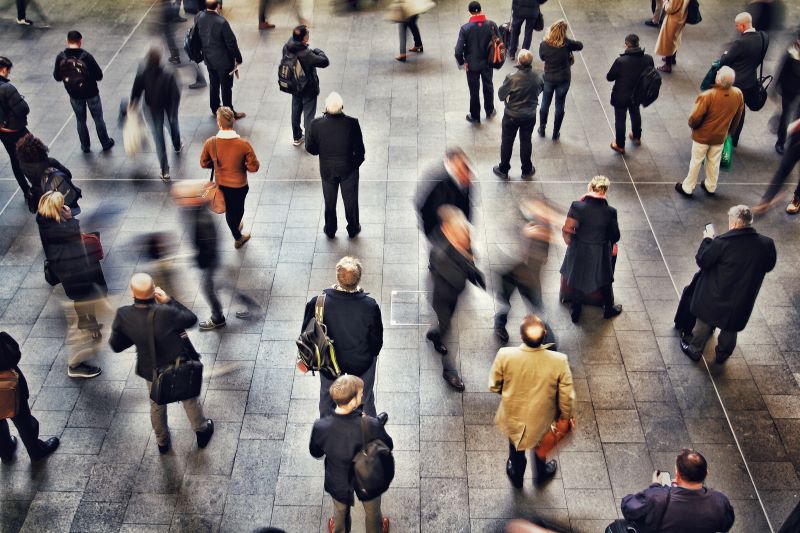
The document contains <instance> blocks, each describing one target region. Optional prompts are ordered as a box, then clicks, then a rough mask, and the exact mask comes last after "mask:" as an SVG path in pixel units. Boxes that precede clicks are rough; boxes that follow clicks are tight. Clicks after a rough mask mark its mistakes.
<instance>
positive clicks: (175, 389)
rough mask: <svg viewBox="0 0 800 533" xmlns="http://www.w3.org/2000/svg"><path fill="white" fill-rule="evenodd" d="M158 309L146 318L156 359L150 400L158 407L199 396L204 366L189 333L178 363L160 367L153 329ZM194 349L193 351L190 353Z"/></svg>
mask: <svg viewBox="0 0 800 533" xmlns="http://www.w3.org/2000/svg"><path fill="white" fill-rule="evenodd" d="M155 314H156V310H155V306H154V307H152V308H151V309H150V312H149V313H148V315H147V333H148V337H149V338H148V341H149V343H150V346H149V348H150V353H151V355H152V357H153V384H152V386H151V387H150V399H151V400H153V401H154V402H155V403H157V404H158V405H166V404H168V403H174V402H180V401H183V400H188V399H190V398H196V397H198V396H199V395H200V387H201V386H202V384H203V363H201V362H200V361H199V360H198V359H199V355H198V354H197V351H196V350H195V349H194V346H192V343H191V341H189V337H188V336H187V335H186V332H183V334H182V335H181V338H182V340H183V350H182V352H181V353H180V354H178V355H177V356H176V357H175V363H174V364H171V365H167V366H162V367H158V366H157V361H158V359H157V358H156V337H155V330H154V326H153V323H154V320H155ZM188 350H191V351H188Z"/></svg>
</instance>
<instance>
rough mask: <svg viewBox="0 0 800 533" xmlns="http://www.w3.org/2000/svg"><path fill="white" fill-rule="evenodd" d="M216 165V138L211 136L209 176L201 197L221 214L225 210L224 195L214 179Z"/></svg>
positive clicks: (217, 160)
mask: <svg viewBox="0 0 800 533" xmlns="http://www.w3.org/2000/svg"><path fill="white" fill-rule="evenodd" d="M218 165H219V159H217V138H216V137H213V138H212V139H211V177H210V178H209V179H208V185H206V188H205V191H204V192H203V198H205V199H206V200H208V208H209V209H211V210H212V211H213V212H215V213H217V214H220V215H221V214H222V213H224V212H225V197H224V196H223V195H222V191H220V190H219V185H217V182H216V181H214V170H215V169H216V167H217V166H218Z"/></svg>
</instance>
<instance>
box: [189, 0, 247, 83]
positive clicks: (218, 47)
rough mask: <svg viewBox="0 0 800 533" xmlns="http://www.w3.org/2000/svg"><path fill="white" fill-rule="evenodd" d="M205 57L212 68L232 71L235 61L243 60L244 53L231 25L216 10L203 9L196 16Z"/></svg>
mask: <svg viewBox="0 0 800 533" xmlns="http://www.w3.org/2000/svg"><path fill="white" fill-rule="evenodd" d="M195 24H196V25H197V31H198V35H199V36H200V42H201V43H202V45H203V58H204V61H205V63H206V66H207V67H208V68H210V69H212V70H218V71H225V72H230V71H231V70H233V66H234V62H236V63H241V62H242V53H241V52H240V51H239V45H238V43H237V42H236V36H235V35H234V34H233V30H232V29H231V25H230V24H228V21H227V20H225V18H224V17H223V16H222V15H220V14H219V13H217V12H216V11H207V10H206V11H203V12H202V13H200V14H199V15H197V18H195Z"/></svg>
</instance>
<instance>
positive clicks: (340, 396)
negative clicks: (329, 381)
mask: <svg viewBox="0 0 800 533" xmlns="http://www.w3.org/2000/svg"><path fill="white" fill-rule="evenodd" d="M363 389H364V380H362V379H361V378H360V377H358V376H351V375H350V374H345V375H343V376H339V377H338V378H336V381H334V382H333V385H331V387H330V389H328V392H329V393H330V395H331V400H333V403H335V404H336V405H337V406H338V407H344V406H345V405H347V404H348V403H350V402H351V401H353V398H355V397H356V396H358V391H360V390H363Z"/></svg>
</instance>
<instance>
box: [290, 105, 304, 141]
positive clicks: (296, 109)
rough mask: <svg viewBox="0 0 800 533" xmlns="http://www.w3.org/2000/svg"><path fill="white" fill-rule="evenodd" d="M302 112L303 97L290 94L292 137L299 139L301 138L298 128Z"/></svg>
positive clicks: (301, 133)
mask: <svg viewBox="0 0 800 533" xmlns="http://www.w3.org/2000/svg"><path fill="white" fill-rule="evenodd" d="M302 114H303V98H302V97H301V96H300V95H299V94H293V95H292V138H293V139H294V140H295V141H299V140H300V139H302V138H303V130H302V128H300V116H301V115H302Z"/></svg>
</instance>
